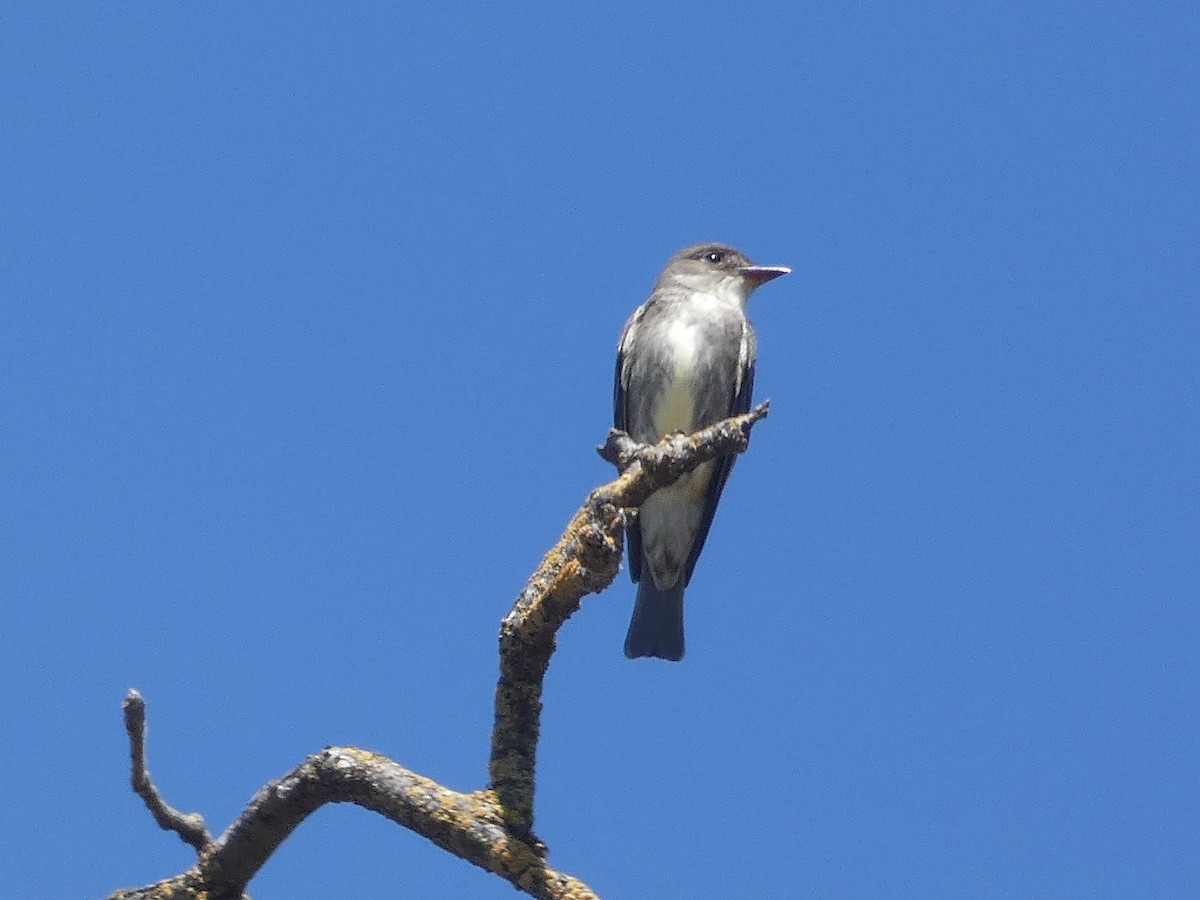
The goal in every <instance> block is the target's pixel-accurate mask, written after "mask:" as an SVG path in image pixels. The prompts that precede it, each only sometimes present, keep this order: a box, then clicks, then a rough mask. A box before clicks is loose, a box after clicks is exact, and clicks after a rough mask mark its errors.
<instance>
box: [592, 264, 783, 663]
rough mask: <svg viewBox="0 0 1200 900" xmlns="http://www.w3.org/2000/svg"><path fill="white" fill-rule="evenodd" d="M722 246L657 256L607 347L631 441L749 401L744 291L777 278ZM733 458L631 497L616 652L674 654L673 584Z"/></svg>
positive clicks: (620, 415)
mask: <svg viewBox="0 0 1200 900" xmlns="http://www.w3.org/2000/svg"><path fill="white" fill-rule="evenodd" d="M790 271H791V270H790V269H788V268H786V267H784V266H756V265H754V264H753V263H752V262H750V260H749V259H747V258H746V257H745V256H743V255H742V254H741V253H739V252H738V251H737V250H734V249H733V248H732V247H726V246H725V245H723V244H696V245H695V246H692V247H687V248H685V249H683V250H680V251H679V252H678V253H676V254H675V255H674V256H673V257H671V259H670V261H669V262H668V263H667V265H666V267H665V268H664V269H663V270H662V273H661V274H660V275H659V276H658V281H656V282H655V284H654V290H653V291H651V292H650V298H649V299H648V300H647V301H646V302H645V303H643V304H642V305H641V306H639V307H638V308H637V310H636V311H635V312H634V314H633V315H632V316H630V318H629V321H628V322H626V323H625V328H624V330H623V331H622V332H621V339H620V342H619V343H618V345H617V374H616V385H615V389H614V393H613V423H614V425H615V426H616V427H617V428H619V429H621V430H622V431H624V432H626V433H627V434H628V435H629V436H630V437H631V438H633V439H634V440H635V441H638V442H639V443H647V444H650V443H657V442H658V441H660V440H661V439H662V438H664V437H667V436H668V435H672V434H678V433H683V434H690V433H691V432H693V431H696V430H698V429H700V428H704V427H706V426H708V425H712V424H713V423H715V422H719V421H720V420H722V419H725V418H728V417H729V416H734V415H739V414H741V413H745V412H747V411H749V409H750V395H751V391H752V389H753V386H754V360H755V342H754V329H753V328H752V327H751V326H750V320H749V319H747V318H746V312H745V307H746V300H747V299H748V298H749V296H750V294H751V292H753V291H754V289H755V288H757V287H759V286H761V285H763V284H765V283H766V282H768V281H770V280H771V279H772V278H778V277H779V276H780V275H786V274H788V272H790ZM733 460H734V458H733V457H732V456H726V457H724V458H722V459H717V460H714V461H712V462H707V463H704V464H702V465H701V466H699V467H697V468H696V469H695V470H694V471H692V472H690V473H689V474H687V475H685V476H683V477H682V478H680V479H679V480H678V481H677V482H675V483H674V484H673V485H671V486H670V487H665V488H662V489H661V490H659V491H656V492H655V493H654V494H653V495H651V497H650V498H649V499H648V500H646V502H645V503H643V504H642V506H641V508H640V509H639V510H638V512H637V517H636V519H635V520H634V521H632V522H631V523H630V525H629V527H628V528H627V530H626V533H627V536H628V541H629V574H630V575H631V576H632V577H633V580H634V581H635V582H637V584H638V592H637V603H636V605H635V606H634V609H633V618H632V620H631V621H630V623H629V633H628V635H627V636H626V638H625V655H626V656H628V657H629V658H630V659H633V658H635V657H639V656H657V657H658V658H660V659H669V660H680V659H682V658H683V589H684V588H685V587H687V584H688V581H690V580H691V577H692V570H693V569H694V568H695V566H696V559H697V557H699V556H700V550H701V549H702V548H703V547H704V539H705V538H706V537H707V536H708V529H709V526H711V525H712V520H713V514H714V513H715V512H716V511H717V501H718V500H720V498H721V490H722V489H723V488H724V487H725V481H726V479H727V478H728V477H729V471H730V469H732V468H733Z"/></svg>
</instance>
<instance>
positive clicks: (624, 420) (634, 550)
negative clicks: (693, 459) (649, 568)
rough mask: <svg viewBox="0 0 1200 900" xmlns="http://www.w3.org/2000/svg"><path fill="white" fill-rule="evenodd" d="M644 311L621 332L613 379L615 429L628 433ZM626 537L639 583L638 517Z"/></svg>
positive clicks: (630, 522) (631, 570)
mask: <svg viewBox="0 0 1200 900" xmlns="http://www.w3.org/2000/svg"><path fill="white" fill-rule="evenodd" d="M644 309H645V307H644V306H643V307H640V308H639V309H638V310H637V311H636V312H634V314H633V315H632V316H630V317H629V321H628V322H626V323H625V327H624V328H623V329H622V330H621V339H620V340H619V341H618V342H617V371H616V377H615V378H614V379H613V427H614V428H619V429H621V431H627V430H628V428H629V411H628V409H627V408H626V406H625V388H626V386H627V385H628V383H629V372H628V371H626V368H625V357H626V356H627V355H628V352H629V348H630V346H631V345H632V344H633V338H634V333H635V332H636V331H637V325H638V322H639V321H640V320H641V318H642V311H643V310H644ZM625 535H626V537H627V538H628V539H629V540H628V543H629V577H630V578H632V579H633V580H634V582H637V581H639V580H640V579H641V577H642V529H641V528H640V527H639V526H638V523H637V516H636V515H632V516H629V517H628V524H627V525H626V527H625Z"/></svg>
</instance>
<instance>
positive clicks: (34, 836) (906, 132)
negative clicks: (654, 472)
mask: <svg viewBox="0 0 1200 900" xmlns="http://www.w3.org/2000/svg"><path fill="white" fill-rule="evenodd" d="M169 6H170V8H163V7H162V6H161V5H159V4H116V5H114V4H103V5H101V6H100V7H99V8H97V7H95V6H94V5H90V6H89V5H68V4H61V5H60V4H36V5H35V4H25V5H24V7H25V8H17V9H10V10H9V11H8V12H7V13H6V14H5V16H4V22H3V25H2V26H0V120H2V122H3V126H2V132H3V138H2V140H0V186H2V198H0V242H2V247H3V249H2V250H0V284H2V287H0V472H2V478H0V604H2V605H0V610H2V613H3V614H2V617H0V691H2V694H0V696H2V697H3V702H4V715H3V720H4V722H5V725H4V726H3V728H4V734H5V745H6V747H7V750H8V755H9V758H8V762H7V764H6V765H5V766H4V770H5V774H4V775H3V776H0V778H2V783H0V789H2V793H3V803H2V804H0V895H2V896H5V897H20V898H41V897H44V898H55V900H57V898H67V897H80V898H83V897H95V896H101V895H103V894H106V893H107V892H109V891H111V890H113V889H115V888H117V887H121V886H131V885H136V884H142V883H146V882H150V881H153V880H155V879H158V878H161V877H165V876H168V875H171V874H174V873H176V872H177V871H179V870H181V869H182V868H184V867H186V866H187V865H188V864H189V862H190V861H191V856H190V852H189V851H188V850H187V848H185V847H184V846H183V845H182V844H181V843H180V842H179V841H178V840H177V839H176V838H175V837H174V836H172V835H167V834H164V833H162V832H160V831H159V830H158V829H157V827H156V826H155V825H154V824H153V822H152V821H151V819H150V818H149V816H148V815H147V814H146V812H145V811H144V810H143V808H142V806H141V804H140V803H139V801H137V800H136V798H134V796H133V795H132V794H131V793H130V791H129V789H128V787H127V780H126V779H127V769H126V765H127V758H126V745H125V736H124V733H123V731H122V729H121V723H120V713H119V703H120V700H121V697H122V695H123V694H124V693H125V691H126V690H127V689H128V688H129V687H131V686H136V687H137V688H139V689H140V690H141V691H142V692H143V693H144V694H145V696H146V698H147V701H148V704H149V715H150V758H151V767H152V770H153V772H154V775H155V777H156V778H157V780H158V783H159V784H160V786H161V787H162V789H163V790H164V792H165V793H166V795H167V797H168V799H169V800H170V801H171V802H173V803H175V804H176V805H177V806H179V807H181V808H183V809H185V810H197V811H200V812H202V813H203V814H204V815H205V816H206V817H207V820H208V822H209V824H210V826H211V827H212V828H213V829H214V830H217V831H220V830H223V829H224V828H225V827H226V826H227V825H228V824H229V822H230V821H231V819H232V818H233V816H235V815H236V813H237V812H238V811H239V810H240V809H241V808H242V806H243V804H244V803H245V802H246V801H247V799H248V798H249V797H250V796H251V795H252V794H253V792H254V791H255V790H256V789H257V788H258V787H259V786H260V785H261V784H262V783H263V782H265V781H266V780H268V779H270V778H272V777H276V776H278V775H280V774H282V773H283V772H285V771H287V770H288V769H289V768H291V767H292V766H293V765H295V764H296V763H298V762H299V761H300V760H301V759H303V758H304V757H305V756H306V755H307V754H309V753H311V752H313V751H315V750H318V749H320V748H321V747H322V746H324V745H326V744H355V745H359V746H363V747H367V748H370V749H373V750H377V751H380V752H382V753H385V754H387V755H389V756H391V757H392V758H394V759H396V760H398V761H399V762H401V763H402V764H404V765H407V766H409V767H411V768H413V769H416V770H418V771H420V772H422V773H424V774H427V775H429V776H432V777H434V778H437V779H439V780H441V781H443V782H444V783H446V784H448V785H449V786H452V787H456V788H461V789H474V788H477V787H480V786H482V785H483V783H484V778H485V762H486V756H487V746H488V735H489V729H490V726H491V708H492V691H493V687H494V680H495V674H496V633H497V624H498V622H499V620H500V618H501V616H502V615H503V614H504V613H505V612H506V611H507V609H508V608H509V606H510V604H511V602H512V599H513V597H514V596H515V595H516V593H517V592H518V591H519V590H520V588H521V586H522V584H523V582H524V580H525V578H526V576H527V575H528V573H529V572H530V571H531V569H532V568H533V566H534V565H535V564H536V563H537V561H538V560H539V558H540V557H541V555H542V553H543V552H544V550H545V549H546V548H547V547H548V546H549V544H550V543H551V541H552V540H553V539H554V538H555V537H556V535H557V534H558V533H559V531H560V529H561V527H562V526H563V525H564V524H565V522H566V521H567V519H568V518H569V516H570V514H571V513H572V511H573V510H574V508H575V507H576V506H577V504H578V502H579V501H580V500H581V499H582V497H583V496H584V495H585V494H586V492H587V491H588V490H589V489H590V488H591V487H592V486H593V485H595V484H597V483H599V482H601V481H603V480H606V479H607V478H608V477H609V475H610V471H609V469H608V467H607V466H606V465H605V464H603V463H602V462H601V461H600V460H599V459H598V458H597V457H596V455H595V453H594V452H593V449H592V448H593V447H594V445H595V444H597V443H598V442H600V441H601V440H602V439H603V437H604V434H605V430H606V428H607V427H608V425H609V422H610V419H609V417H610V415H611V406H610V404H611V400H610V391H611V381H612V365H613V358H614V352H615V343H616V338H617V334H618V332H619V330H620V328H621V325H622V323H623V322H624V321H625V318H626V317H627V315H628V314H629V312H630V311H631V310H632V309H633V308H634V307H635V306H636V305H637V304H638V303H640V302H641V301H642V299H644V297H645V295H646V293H647V291H648V290H649V287H650V285H651V282H652V280H653V278H654V276H655V274H656V273H657V271H658V269H659V267H660V266H661V265H662V263H663V262H664V261H665V260H666V258H667V257H668V256H669V255H670V254H671V253H673V252H674V251H675V250H676V249H678V248H679V247H681V246H682V245H684V244H687V243H691V242H693V241H697V240H704V239H717V240H722V241H726V242H729V243H732V244H734V245H735V246H738V247H739V248H741V249H743V250H744V251H745V252H746V253H747V254H749V255H750V256H751V257H752V258H754V259H755V260H756V261H759V262H763V263H777V264H786V265H790V266H792V267H793V269H794V270H795V271H794V274H793V275H791V276H790V277H789V278H786V279H783V280H780V281H777V282H774V283H772V284H770V285H769V286H767V287H765V288H764V289H763V290H762V291H760V292H759V293H758V294H756V295H755V297H754V298H753V300H752V303H751V315H752V318H753V319H754V321H755V324H756V326H757V328H758V332H759V343H760V348H759V366H758V390H757V393H758V397H759V398H770V399H771V400H772V401H773V406H772V415H771V417H770V419H768V420H767V421H766V422H764V423H763V424H762V425H761V426H759V428H758V429H757V430H756V431H755V435H754V442H753V446H752V447H751V450H750V452H749V454H748V455H746V456H745V457H743V458H742V459H741V460H740V462H739V463H738V466H737V468H736V470H735V472H734V474H733V477H732V480H731V482H730V484H729V487H728V489H727V491H726V494H725V498H724V500H723V503H722V507H721V510H720V512H719V514H718V516H717V519H716V523H715V526H714V529H713V533H712V536H711V538H710V540H709V543H708V546H707V548H706V551H705V555H704V557H703V558H702V560H701V562H700V565H699V567H698V569H697V572H696V576H695V578H694V580H693V583H692V587H691V590H690V591H689V595H688V650H689V653H688V657H687V659H686V660H685V662H683V663H682V664H680V665H672V664H668V663H655V662H648V661H639V662H630V661H627V660H625V659H624V658H623V656H622V655H621V643H622V640H623V637H624V631H625V627H626V623H627V621H628V616H629V612H630V609H631V606H632V600H633V593H634V591H633V586H632V585H631V584H630V583H629V582H628V579H627V578H626V577H625V575H624V574H622V576H621V579H620V581H619V582H618V583H617V584H616V586H615V587H614V588H612V589H610V590H609V591H608V592H606V593H604V594H602V595H599V596H593V597H589V598H588V599H587V600H586V601H585V604H584V606H583V609H582V610H581V612H580V613H579V614H578V615H577V616H576V617H575V618H574V619H573V620H572V621H570V622H569V623H568V624H567V626H566V627H565V629H564V630H563V631H562V633H561V635H560V640H559V652H558V654H557V655H556V656H555V658H554V661H553V665H552V669H551V672H550V676H549V680H548V685H547V694H546V698H545V700H546V711H545V720H544V734H543V740H542V744H541V757H540V768H539V793H538V797H537V816H538V820H537V821H538V826H537V830H538V832H539V834H540V835H541V837H542V838H543V839H544V840H545V841H546V842H547V843H548V844H549V846H550V848H551V856H550V861H551V863H552V864H553V865H555V866H556V867H559V868H561V869H563V870H565V871H568V872H571V873H573V874H575V875H577V876H579V877H581V878H583V879H584V880H585V881H587V882H588V883H589V884H590V885H592V886H593V887H594V888H595V889H596V890H597V891H598V892H599V893H600V894H601V896H603V897H605V898H606V900H613V898H693V897H735V898H736V897H791V896H799V897H807V896H811V897H822V898H876V897H888V898H902V897H903V898H907V897H912V898H928V897H948V898H949V897H955V898H957V897H980V898H991V897H996V898H1001V897H1003V898H1010V897H1011V898H1028V897H1046V898H1064V897H1156V898H1167V897H1181V898H1182V897H1196V896H1200V857H1198V856H1197V852H1196V849H1197V846H1198V844H1200V773H1198V769H1197V760H1198V759H1200V663H1198V660H1200V610H1198V606H1197V601H1198V599H1200V596H1198V594H1200V575H1198V570H1200V564H1198V561H1197V551H1198V549H1200V475H1198V472H1200V452H1198V449H1197V425H1198V423H1200V400H1198V394H1200V387H1198V385H1200V288H1198V284H1200V253H1198V238H1197V233H1198V225H1200V201H1198V196H1200V190H1198V187H1200V185H1198V181H1200V179H1198V176H1197V146H1198V143H1200V140H1198V139H1200V127H1198V122H1200V67H1198V58H1197V50H1196V47H1197V45H1198V40H1200V13H1198V12H1197V9H1196V7H1195V5H1193V4H1186V3H1159V2H1149V3H1140V4H1128V3H1109V2H1102V3H1049V4H1047V3H1016V4H998V5H997V4H969V5H968V7H969V8H967V9H966V10H965V11H964V9H961V8H959V6H956V5H954V4H933V3H914V4H890V5H889V4H869V3H834V4H828V3H825V4H818V5H793V6H788V5H787V4H780V3H773V4H762V3H749V4H739V5H728V4H726V5H720V6H717V5H713V6H708V7H705V6H696V5H692V4H678V5H675V4H664V3H657V4H656V3H650V4H620V3H618V4H608V5H606V6H604V7H602V8H601V7H596V8H589V9H588V10H587V11H585V12H572V11H569V10H572V9H574V8H573V7H565V8H564V7H562V6H561V5H560V4H528V5H526V6H525V7H522V6H521V5H516V6H513V5H499V6H497V5H495V4H478V5H473V6H470V7H458V8H455V9H454V10H453V11H450V9H451V8H452V7H453V5H451V6H450V7H448V6H447V5H446V4H413V3H400V4H393V3H389V4H372V5H354V6H353V7H352V8H350V9H346V8H345V7H344V5H343V4H296V3H286V4H285V3H256V4H223V5H218V6H212V5H205V6H204V8H179V7H177V6H176V5H169ZM564 10H568V11H564ZM251 893H252V894H253V895H254V897H255V898H256V900H271V898H289V900H292V898H309V897H311V898H319V897H333V896H344V895H350V894H353V895H354V896H357V897H363V898H395V897H398V896H404V897H411V898H421V897H428V898H441V897H447V896H464V897H473V898H509V897H513V896H514V893H513V890H512V888H511V887H509V886H508V885H507V884H506V883H504V882H502V881H500V880H499V879H497V878H495V877H494V876H491V875H488V874H486V873H483V872H481V871H478V870H476V869H473V868H471V867H470V866H468V865H466V864H465V863H462V862H460V861H458V860H456V859H453V858H451V857H449V856H447V855H446V854H444V853H442V852H441V851H439V850H436V849H435V848H433V847H432V846H430V845H427V844H425V843H424V842H423V841H421V840H419V839H417V838H415V837H414V836H412V835H411V834H409V833H407V832H405V831H402V830H401V829H398V828H396V827H395V826H393V825H391V824H390V823H388V822H385V821H383V820H381V819H378V818H376V817H374V816H372V815H371V814H369V813H367V812H365V811H362V810H359V809H357V808H354V807H341V808H336V809H332V808H331V809H325V810H322V811H321V812H319V813H318V814H317V815H316V816H315V817H314V818H313V819H312V820H310V821H309V822H308V823H307V824H305V825H304V826H303V827H302V828H301V829H300V831H299V832H298V833H297V834H296V835H295V836H294V838H293V839H292V840H291V841H290V842H289V843H287V844H286V845H285V846H284V848H283V849H282V851H281V852H280V853H278V854H277V856H276V857H274V858H273V859H272V860H271V861H270V863H269V864H268V866H267V867H266V869H265V870H264V871H263V872H262V874H261V876H260V877H259V878H258V879H257V880H256V881H255V882H254V883H253V884H252V885H251Z"/></svg>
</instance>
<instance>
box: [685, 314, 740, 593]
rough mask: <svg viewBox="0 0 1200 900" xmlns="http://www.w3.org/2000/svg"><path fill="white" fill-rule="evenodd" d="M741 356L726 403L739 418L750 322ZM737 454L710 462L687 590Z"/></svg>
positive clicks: (686, 568)
mask: <svg viewBox="0 0 1200 900" xmlns="http://www.w3.org/2000/svg"><path fill="white" fill-rule="evenodd" d="M742 327H743V331H742V346H741V353H740V354H739V357H738V378H737V383H736V385H735V386H734V393H733V397H732V398H731V401H732V402H731V403H730V407H729V409H730V412H729V415H731V416H740V415H742V414H744V413H748V412H749V411H750V398H751V397H752V396H753V394H754V364H755V356H756V353H755V340H754V331H753V330H752V329H751V327H750V323H749V322H746V323H744V324H743V326H742ZM736 459H737V454H736V453H735V454H731V455H729V456H723V457H721V458H720V459H718V460H716V461H715V462H714V463H713V474H712V478H710V479H709V481H708V492H707V494H706V495H705V497H704V512H703V513H702V514H701V516H700V527H699V528H697V529H696V540H695V541H694V542H693V543H692V552H691V553H689V554H688V558H687V565H686V566H685V567H684V570H683V584H684V587H687V584H688V582H689V581H691V580H692V569H694V568H696V560H697V559H699V558H700V551H701V550H703V549H704V541H705V540H706V539H707V538H708V529H709V528H710V527H711V526H712V521H713V516H714V515H716V513H717V502H718V501H719V500H720V499H721V491H723V490H724V489H725V482H726V481H728V480H729V473H730V472H731V471H732V470H733V463H734V460H736Z"/></svg>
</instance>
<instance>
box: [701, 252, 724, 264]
mask: <svg viewBox="0 0 1200 900" xmlns="http://www.w3.org/2000/svg"><path fill="white" fill-rule="evenodd" d="M704 258H705V259H707V260H708V261H709V262H714V263H719V262H722V261H724V259H725V254H724V253H722V252H721V251H720V250H710V251H709V252H708V253H707V254H705V257H704Z"/></svg>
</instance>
